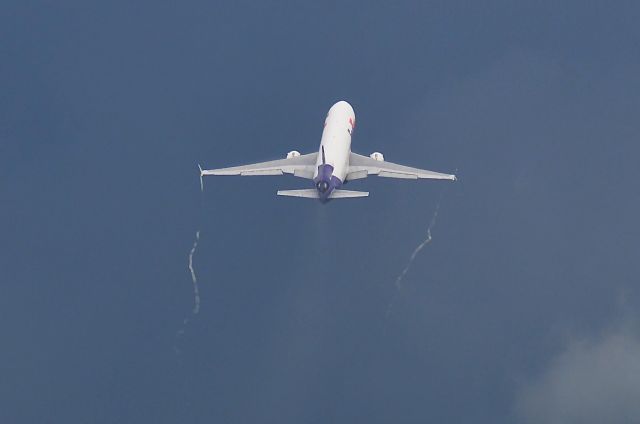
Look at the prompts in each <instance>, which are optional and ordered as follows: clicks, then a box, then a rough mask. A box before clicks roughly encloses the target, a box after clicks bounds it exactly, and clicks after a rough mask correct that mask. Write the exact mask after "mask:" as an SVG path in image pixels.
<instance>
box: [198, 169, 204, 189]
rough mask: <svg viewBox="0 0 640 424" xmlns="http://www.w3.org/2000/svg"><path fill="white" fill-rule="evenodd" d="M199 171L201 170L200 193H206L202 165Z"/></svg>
mask: <svg viewBox="0 0 640 424" xmlns="http://www.w3.org/2000/svg"><path fill="white" fill-rule="evenodd" d="M198 169H199V170H200V191H202V192H204V182H203V181H202V175H203V171H202V167H201V166H200V164H198Z"/></svg>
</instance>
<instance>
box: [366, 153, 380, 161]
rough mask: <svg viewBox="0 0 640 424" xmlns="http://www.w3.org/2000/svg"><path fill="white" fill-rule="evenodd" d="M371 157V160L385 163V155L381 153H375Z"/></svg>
mask: <svg viewBox="0 0 640 424" xmlns="http://www.w3.org/2000/svg"><path fill="white" fill-rule="evenodd" d="M369 157H370V158H371V159H374V160H377V161H380V162H384V155H383V154H382V153H380V152H373V153H371V154H370V155H369Z"/></svg>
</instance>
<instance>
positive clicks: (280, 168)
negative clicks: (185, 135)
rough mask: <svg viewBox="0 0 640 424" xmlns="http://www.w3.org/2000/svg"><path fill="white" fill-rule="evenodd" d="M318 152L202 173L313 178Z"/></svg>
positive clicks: (203, 171)
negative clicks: (289, 175)
mask: <svg viewBox="0 0 640 424" xmlns="http://www.w3.org/2000/svg"><path fill="white" fill-rule="evenodd" d="M317 157H318V153H317V152H316V153H309V154H307V155H300V156H294V157H291V158H287V159H278V160H272V161H268V162H259V163H252V164H249V165H241V166H232V167H230V168H219V169H201V170H200V175H201V176H205V175H242V176H255V175H283V174H292V175H295V176H296V177H301V178H307V179H312V178H313V174H314V172H315V165H316V159H317Z"/></svg>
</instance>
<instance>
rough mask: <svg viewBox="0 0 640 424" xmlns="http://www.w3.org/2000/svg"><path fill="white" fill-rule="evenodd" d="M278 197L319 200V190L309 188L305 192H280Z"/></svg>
mask: <svg viewBox="0 0 640 424" xmlns="http://www.w3.org/2000/svg"><path fill="white" fill-rule="evenodd" d="M278 196H291V197H308V198H310V199H317V198H319V197H320V196H318V190H316V189H315V188H309V189H305V190H278Z"/></svg>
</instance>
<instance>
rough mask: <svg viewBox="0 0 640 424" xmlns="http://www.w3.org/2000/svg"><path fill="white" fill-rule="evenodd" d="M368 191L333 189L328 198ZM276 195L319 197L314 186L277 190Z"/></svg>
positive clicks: (353, 195)
mask: <svg viewBox="0 0 640 424" xmlns="http://www.w3.org/2000/svg"><path fill="white" fill-rule="evenodd" d="M368 195H369V192H368V191H352V190H333V191H332V192H331V195H329V199H346V198H352V197H367V196H368ZM278 196H290V197H306V198H309V199H318V198H320V196H319V194H318V190H316V189H315V188H310V189H303V190H278Z"/></svg>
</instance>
